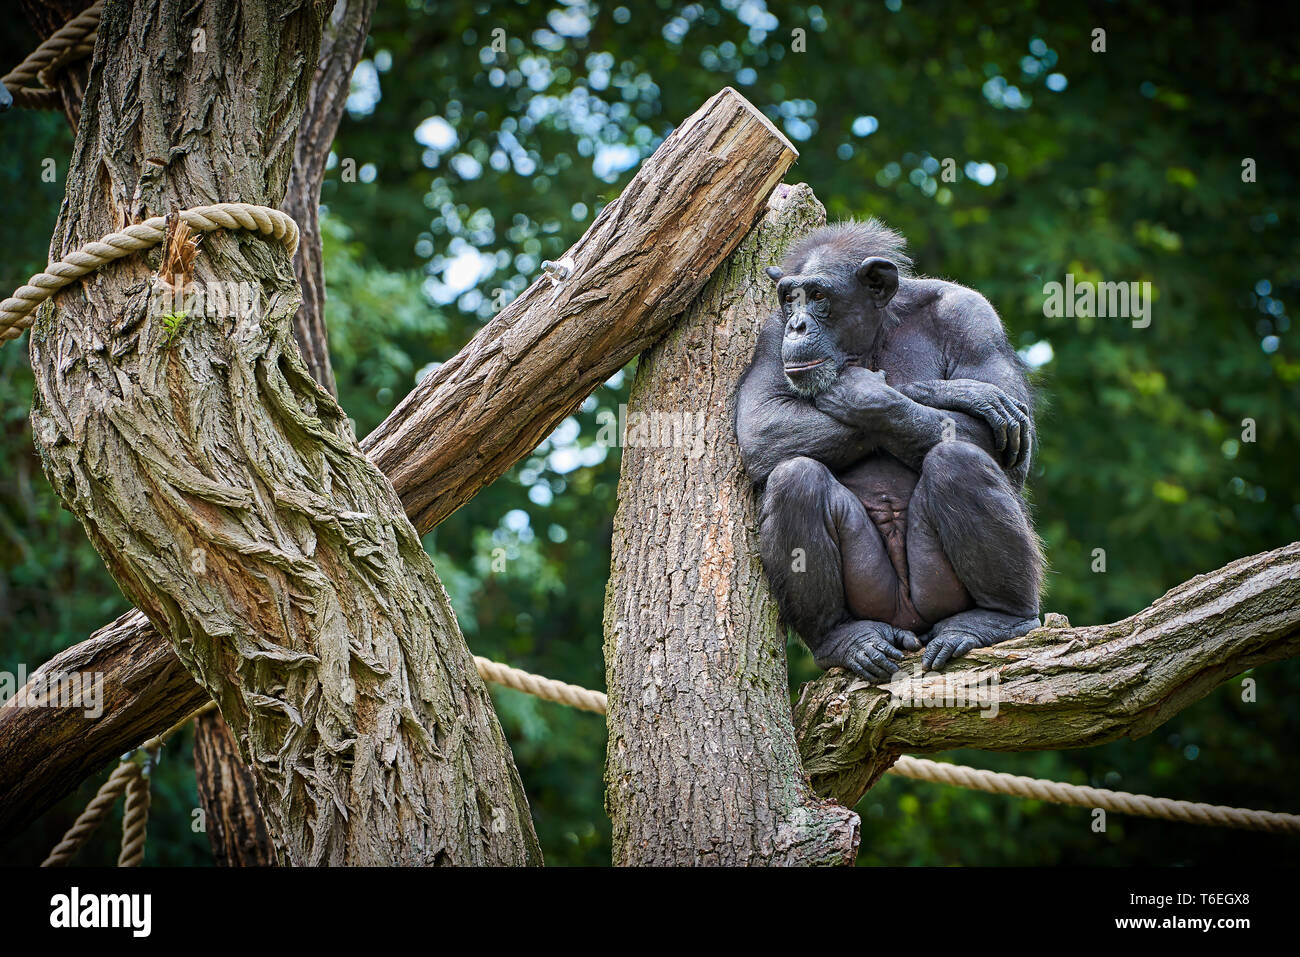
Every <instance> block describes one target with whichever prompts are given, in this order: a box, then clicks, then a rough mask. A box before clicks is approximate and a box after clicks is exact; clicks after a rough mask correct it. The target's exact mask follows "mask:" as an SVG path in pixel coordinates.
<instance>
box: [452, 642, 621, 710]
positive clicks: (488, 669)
mask: <svg viewBox="0 0 1300 957" xmlns="http://www.w3.org/2000/svg"><path fill="white" fill-rule="evenodd" d="M474 664H475V666H476V667H477V668H478V673H479V676H480V677H481V678H482V679H483V680H484V681H491V682H492V683H493V684H498V685H503V686H504V687H507V688H514V689H515V690H516V691H522V692H524V694H530V695H535V696H537V697H538V698H543V699H545V700H547V701H556V702H559V703H560V704H567V705H568V706H569V707H570V708H578V709H579V710H582V711H593V712H595V713H596V714H604V713H605V704H606V700H607V699H606V697H605V695H604V693H602V692H600V691H588V690H587V689H586V688H579V687H578V686H577V685H569V684H565V683H564V682H563V681H555V680H554V679H552V678H543V677H542V676H541V675H534V674H530V673H528V672H527V671H520V670H519V669H518V668H511V667H510V666H509V665H503V664H501V663H500V662H498V661H492V660H491V659H489V658H480V657H479V656H478V655H475V656H474Z"/></svg>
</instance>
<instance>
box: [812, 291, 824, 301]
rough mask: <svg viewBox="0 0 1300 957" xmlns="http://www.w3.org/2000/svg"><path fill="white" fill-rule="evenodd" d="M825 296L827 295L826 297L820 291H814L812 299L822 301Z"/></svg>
mask: <svg viewBox="0 0 1300 957" xmlns="http://www.w3.org/2000/svg"><path fill="white" fill-rule="evenodd" d="M825 298H826V297H825V296H824V295H822V293H821V292H820V291H817V292H814V293H813V294H812V301H813V302H821V301H822V300H823V299H825Z"/></svg>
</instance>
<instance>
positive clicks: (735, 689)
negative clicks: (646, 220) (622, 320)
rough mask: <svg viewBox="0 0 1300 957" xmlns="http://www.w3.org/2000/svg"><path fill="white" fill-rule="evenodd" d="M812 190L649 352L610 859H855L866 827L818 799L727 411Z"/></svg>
mask: <svg viewBox="0 0 1300 957" xmlns="http://www.w3.org/2000/svg"><path fill="white" fill-rule="evenodd" d="M825 221H826V211H825V210H824V209H823V208H822V206H821V204H820V203H819V202H817V200H816V198H815V197H814V196H813V194H812V190H810V189H809V188H808V187H807V186H802V185H801V186H795V187H786V186H780V187H777V189H776V191H775V192H774V193H773V194H772V197H771V199H770V201H769V206H768V210H767V214H766V216H765V217H764V218H763V220H762V221H761V222H760V224H759V225H758V226H757V227H756V228H755V229H754V230H753V231H752V232H751V233H750V235H749V236H748V238H747V239H746V240H745V241H744V242H743V243H742V244H741V245H740V247H739V248H738V249H737V250H736V251H735V252H734V253H732V255H731V257H730V258H729V259H728V260H727V262H726V263H725V264H724V265H723V267H722V268H721V269H719V270H718V272H717V273H716V274H715V275H714V277H713V279H712V280H711V281H710V282H709V285H708V286H707V287H705V289H704V292H703V293H701V295H700V296H699V298H697V299H696V301H695V302H694V303H693V304H692V305H691V308H690V309H689V310H687V312H686V315H685V316H684V317H683V318H682V320H681V322H680V323H679V324H678V325H677V326H676V327H675V328H674V329H673V331H672V332H671V333H670V334H669V335H668V336H667V337H666V338H664V340H663V341H661V342H660V343H659V344H658V345H656V346H654V347H653V348H652V349H650V350H649V351H648V352H647V353H645V354H644V355H643V356H642V357H641V362H640V365H639V366H638V369H637V376H636V381H635V383H634V384H633V387H632V396H631V400H630V402H629V403H628V410H627V422H628V427H627V433H628V434H627V437H626V438H625V440H624V441H625V445H624V448H623V467H622V475H621V477H620V480H619V498H618V501H619V504H618V513H617V515H616V516H615V519H614V542H613V565H612V568H611V570H610V581H609V589H608V594H607V598H606V603H605V663H606V664H605V667H606V673H607V688H606V692H607V694H608V696H609V710H608V713H607V718H606V720H607V721H608V723H609V746H608V749H607V767H606V772H605V782H606V788H607V797H606V807H607V810H608V811H609V814H610V817H611V818H612V819H613V823H614V862H615V863H616V864H664V865H686V864H720V865H752V864H848V863H851V862H852V861H853V859H854V856H855V853H856V851H857V846H858V823H859V822H858V816H857V815H856V814H854V813H853V811H851V810H849V809H848V808H844V807H840V806H838V805H834V804H831V803H829V802H825V801H821V800H819V799H818V798H816V797H815V796H814V795H813V793H812V789H811V788H810V787H809V786H808V783H807V781H806V780H805V778H804V775H803V771H802V769H801V767H800V764H799V753H798V749H797V748H796V745H795V737H794V728H793V726H792V724H791V719H790V697H789V679H788V677H787V674H786V660H785V642H786V638H785V629H784V628H783V627H781V625H780V623H779V622H778V619H777V610H776V605H775V603H774V602H773V600H772V598H771V595H770V593H769V591H768V586H767V582H766V580H765V578H764V576H763V569H762V566H761V565H760V562H759V559H758V547H757V525H758V523H757V520H756V515H755V512H756V504H755V498H754V494H753V491H752V489H751V486H750V482H749V480H748V479H747V478H746V477H745V475H744V472H743V469H742V468H741V464H740V452H739V448H738V446H737V444H736V438H735V432H734V428H733V425H732V423H733V421H734V415H735V409H734V406H733V400H734V396H735V393H736V384H737V382H738V381H739V378H740V374H741V372H742V371H743V370H744V368H745V366H746V365H748V363H749V359H750V356H751V355H752V353H753V349H754V343H755V341H756V339H757V337H758V331H759V329H760V328H761V326H762V324H763V323H764V322H765V321H766V320H767V318H768V317H769V316H770V315H771V313H772V308H773V306H774V304H775V295H774V293H773V291H772V281H771V280H770V279H769V278H768V277H767V276H765V275H764V274H763V267H765V266H770V265H772V264H774V263H777V262H779V261H780V259H781V256H782V254H783V253H784V251H785V249H786V247H787V246H788V245H789V244H790V243H791V242H792V241H794V240H796V239H797V238H799V237H800V236H801V235H803V234H804V233H805V232H807V231H808V230H810V229H812V228H814V227H816V226H818V225H822V224H824V223H825Z"/></svg>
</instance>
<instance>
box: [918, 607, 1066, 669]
mask: <svg viewBox="0 0 1300 957" xmlns="http://www.w3.org/2000/svg"><path fill="white" fill-rule="evenodd" d="M1040 625H1042V621H1040V620H1039V619H1038V618H1022V617H1020V616H1019V615H1004V614H1003V613H1002V612H1000V611H988V610H987V609H984V608H972V609H971V610H970V611H963V612H960V613H959V614H956V615H953V616H952V617H951V618H945V619H944V620H943V621H941V622H939V623H938V624H937V625H935V626H934V627H933V628H931V629H930V633H929V634H928V635H926V636H925V637H924V638H922V639H921V642H922V644H924V645H925V654H924V655H922V656H921V666H922V667H923V668H925V670H926V671H930V670H932V669H934V668H941V667H943V666H944V665H946V664H947V663H948V662H949V661H950V660H951V659H953V658H960V657H961V656H962V655H964V654H966V652H968V651H970V650H971V649H972V648H987V647H988V646H989V645H996V644H997V643H998V642H999V641H1006V640H1007V639H1008V638H1019V637H1020V636H1021V635H1027V634H1029V632H1031V631H1033V630H1034V629H1035V628H1037V627H1039V626H1040Z"/></svg>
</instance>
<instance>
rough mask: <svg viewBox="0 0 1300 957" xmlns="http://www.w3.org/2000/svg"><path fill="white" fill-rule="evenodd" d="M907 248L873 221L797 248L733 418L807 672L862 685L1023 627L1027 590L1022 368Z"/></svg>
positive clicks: (983, 305)
mask: <svg viewBox="0 0 1300 957" xmlns="http://www.w3.org/2000/svg"><path fill="white" fill-rule="evenodd" d="M904 249H905V243H904V241H903V238H902V237H901V236H900V235H899V234H898V233H896V232H894V231H893V230H890V229H889V228H887V227H886V226H884V225H883V224H881V223H880V222H878V221H876V220H869V221H867V222H849V223H843V224H839V225H836V226H829V227H826V228H824V229H820V230H817V231H815V232H814V233H812V234H811V235H809V236H808V237H807V238H805V239H804V240H802V241H801V242H799V243H797V244H796V245H795V246H794V247H793V248H792V249H791V250H790V252H789V254H788V255H787V256H786V257H785V261H784V263H783V266H782V268H781V269H779V270H776V269H773V270H769V273H770V274H771V275H772V277H773V279H774V280H776V282H777V288H778V292H779V297H778V298H779V299H780V300H781V303H780V304H781V310H780V312H779V313H778V314H777V315H775V316H773V318H772V320H770V321H769V322H768V324H767V325H766V326H765V327H764V329H763V331H762V333H761V334H760V336H759V342H758V346H757V348H756V350H755V355H754V360H753V362H752V363H751V364H750V367H749V368H748V369H747V370H746V372H745V374H744V376H742V378H741V383H740V390H739V395H738V399H737V404H736V432H737V436H738V438H739V441H740V447H741V455H742V458H743V460H744V463H745V467H746V469H747V471H748V472H749V474H750V476H751V478H752V479H753V480H754V482H755V484H756V485H757V486H758V487H759V489H760V490H761V494H762V503H761V518H760V522H761V524H760V540H761V544H762V551H763V562H764V567H765V568H766V570H767V573H768V577H769V579H770V581H771V583H772V587H773V592H774V594H775V595H776V598H777V602H778V604H779V605H780V607H781V612H782V614H783V616H784V617H785V620H786V621H787V622H788V623H789V624H790V625H791V626H793V627H794V628H795V630H796V631H798V632H799V634H800V635H801V637H803V639H804V640H805V641H806V642H807V644H808V646H809V647H810V648H811V649H812V651H813V654H814V657H815V658H816V660H817V661H818V663H819V664H821V665H822V666H823V667H830V666H831V665H840V666H843V667H847V668H850V669H851V670H853V671H855V672H857V673H858V674H860V675H862V676H863V677H868V678H873V679H879V678H883V677H885V676H887V675H888V674H889V673H890V672H892V671H894V670H896V668H897V665H896V664H894V662H895V661H896V660H897V659H898V658H899V657H900V656H901V653H902V650H903V649H908V648H919V647H921V646H922V645H924V646H925V647H926V654H925V656H924V662H925V664H926V666H927V667H931V666H938V665H941V664H943V663H944V662H946V661H947V660H948V659H949V658H950V657H953V656H955V655H960V654H964V653H965V652H966V651H968V650H970V648H972V647H978V646H981V645H988V644H992V643H993V642H995V641H1000V640H1003V639H1004V638H1008V637H1011V636H1013V635H1018V634H1023V633H1024V632H1025V631H1027V630H1029V629H1030V628H1032V627H1034V626H1036V624H1037V620H1038V596H1039V590H1040V588H1041V584H1042V574H1043V562H1042V557H1041V554H1040V549H1039V543H1038V538H1037V536H1036V535H1035V534H1034V531H1033V526H1032V523H1031V519H1030V514H1029V509H1028V506H1027V505H1026V504H1025V500H1024V497H1023V494H1022V490H1023V486H1024V481H1025V477H1026V475H1027V474H1028V470H1029V465H1030V460H1031V453H1032V444H1033V416H1032V408H1031V404H1032V397H1031V395H1030V392H1029V384H1028V380H1027V377H1026V374H1025V369H1024V365H1023V363H1022V362H1020V360H1019V357H1018V356H1016V354H1015V351H1014V350H1013V349H1012V348H1011V345H1010V343H1009V342H1008V341H1007V338H1006V334H1005V332H1004V331H1003V329H1002V324H1001V322H1000V321H999V320H998V318H997V314H996V313H995V312H994V311H993V308H992V306H990V305H989V304H988V302H987V301H986V300H985V299H984V298H983V297H982V296H980V295H979V294H978V293H975V292H973V291H971V290H969V289H965V288H963V287H961V286H958V285H956V284H953V283H947V282H943V281H941V280H935V279H928V278H925V277H918V276H915V275H914V274H913V272H912V268H911V266H912V262H911V260H910V259H909V258H908V257H907V256H906V254H905V252H904ZM792 553H794V554H793V555H792ZM799 555H802V561H803V562H804V563H805V567H804V570H802V571H799V570H797V569H796V568H795V567H793V566H794V565H795V564H797V563H798V561H799V560H800V559H799V558H798V557H797V556H799Z"/></svg>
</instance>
